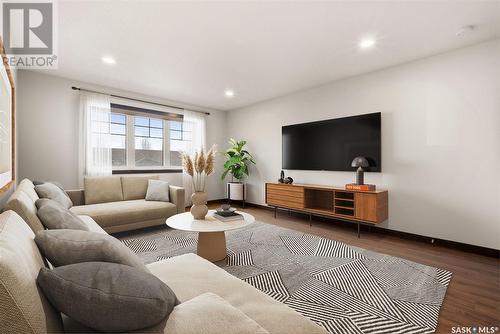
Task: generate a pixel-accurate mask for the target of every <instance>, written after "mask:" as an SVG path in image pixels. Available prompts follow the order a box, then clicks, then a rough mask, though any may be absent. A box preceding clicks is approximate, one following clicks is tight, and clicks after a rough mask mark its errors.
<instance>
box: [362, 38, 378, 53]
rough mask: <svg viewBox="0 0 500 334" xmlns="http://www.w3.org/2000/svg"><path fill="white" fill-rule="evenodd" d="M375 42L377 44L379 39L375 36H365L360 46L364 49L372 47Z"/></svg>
mask: <svg viewBox="0 0 500 334" xmlns="http://www.w3.org/2000/svg"><path fill="white" fill-rule="evenodd" d="M375 44H377V41H375V39H374V38H372V37H366V38H363V39H362V40H361V41H360V42H359V44H358V45H359V48H360V49H362V50H366V49H370V48H372V47H374V46H375Z"/></svg>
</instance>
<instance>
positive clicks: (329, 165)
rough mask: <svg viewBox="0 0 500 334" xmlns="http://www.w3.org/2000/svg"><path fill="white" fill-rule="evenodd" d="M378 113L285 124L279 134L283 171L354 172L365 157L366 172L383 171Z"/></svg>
mask: <svg viewBox="0 0 500 334" xmlns="http://www.w3.org/2000/svg"><path fill="white" fill-rule="evenodd" d="M380 125H381V119H380V113H379V112H378V113H372V114H366V115H358V116H350V117H343V118H335V119H329V120H325V121H318V122H311V123H303V124H294V125H286V126H283V127H282V128H281V134H282V167H283V169H299V170H327V171H353V170H355V169H356V168H353V167H351V162H352V160H353V159H354V158H355V157H358V156H362V157H365V158H366V159H367V160H368V162H369V163H370V167H369V168H367V169H366V170H367V171H371V172H380V171H381V170H382V148H381V127H380Z"/></svg>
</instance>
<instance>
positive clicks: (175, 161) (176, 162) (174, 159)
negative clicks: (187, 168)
mask: <svg viewBox="0 0 500 334" xmlns="http://www.w3.org/2000/svg"><path fill="white" fill-rule="evenodd" d="M170 166H175V167H180V166H182V158H181V154H180V152H179V151H170Z"/></svg>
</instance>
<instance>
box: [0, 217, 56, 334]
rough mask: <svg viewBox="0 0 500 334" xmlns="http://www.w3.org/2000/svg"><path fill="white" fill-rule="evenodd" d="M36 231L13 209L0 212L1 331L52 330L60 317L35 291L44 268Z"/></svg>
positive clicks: (31, 331)
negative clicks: (37, 278)
mask: <svg viewBox="0 0 500 334" xmlns="http://www.w3.org/2000/svg"><path fill="white" fill-rule="evenodd" d="M34 237H35V234H34V233H33V231H32V230H31V229H30V227H28V225H27V224H26V223H25V222H23V220H22V219H21V217H20V216H19V215H18V214H16V213H15V212H14V211H6V212H4V213H2V214H1V215H0V324H1V325H2V328H1V329H0V332H2V333H13V334H14V333H36V334H38V333H40V334H41V333H55V332H61V331H62V324H61V317H60V314H59V312H57V311H56V310H55V309H54V308H53V307H52V306H51V304H50V303H49V301H48V300H47V299H46V298H45V296H44V295H43V293H41V291H39V290H38V287H37V285H36V277H37V275H38V271H39V270H40V268H43V267H44V261H43V258H42V256H41V254H40V252H39V251H38V248H37V246H36V244H35V241H34V240H33V239H34Z"/></svg>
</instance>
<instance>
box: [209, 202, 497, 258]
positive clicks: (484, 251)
mask: <svg viewBox="0 0 500 334" xmlns="http://www.w3.org/2000/svg"><path fill="white" fill-rule="evenodd" d="M214 202H226V201H225V200H217V201H214ZM245 205H246V206H249V207H254V208H260V209H265V210H270V211H273V210H274V207H272V206H268V205H262V204H255V203H249V202H246V203H245ZM279 210H284V211H288V209H284V208H283V209H279ZM291 212H293V213H296V214H301V215H304V216H306V217H308V214H305V213H303V212H300V211H294V210H291ZM313 217H314V218H315V219H316V220H322V221H332V220H333V221H335V222H336V223H338V224H340V225H342V226H345V227H349V228H353V229H356V228H357V227H356V224H352V223H349V222H346V221H342V220H338V219H334V218H328V217H324V216H314V215H313ZM304 219H305V220H306V219H307V221H309V220H308V219H309V218H304ZM367 229H368V226H365V225H361V230H364V231H366V230H367ZM370 229H371V233H373V232H376V233H380V234H386V235H391V236H397V237H399V238H401V239H410V240H415V241H420V242H425V243H429V244H432V245H440V246H444V247H448V248H454V249H458V250H461V251H464V252H468V253H474V254H479V255H484V256H488V257H494V258H500V250H498V249H493V248H488V247H483V246H476V245H470V244H466V243H462V242H457V241H451V240H446V239H439V238H433V237H428V236H423V235H419V234H413V233H408V232H401V231H396V230H391V229H387V228H382V227H378V226H370Z"/></svg>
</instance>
